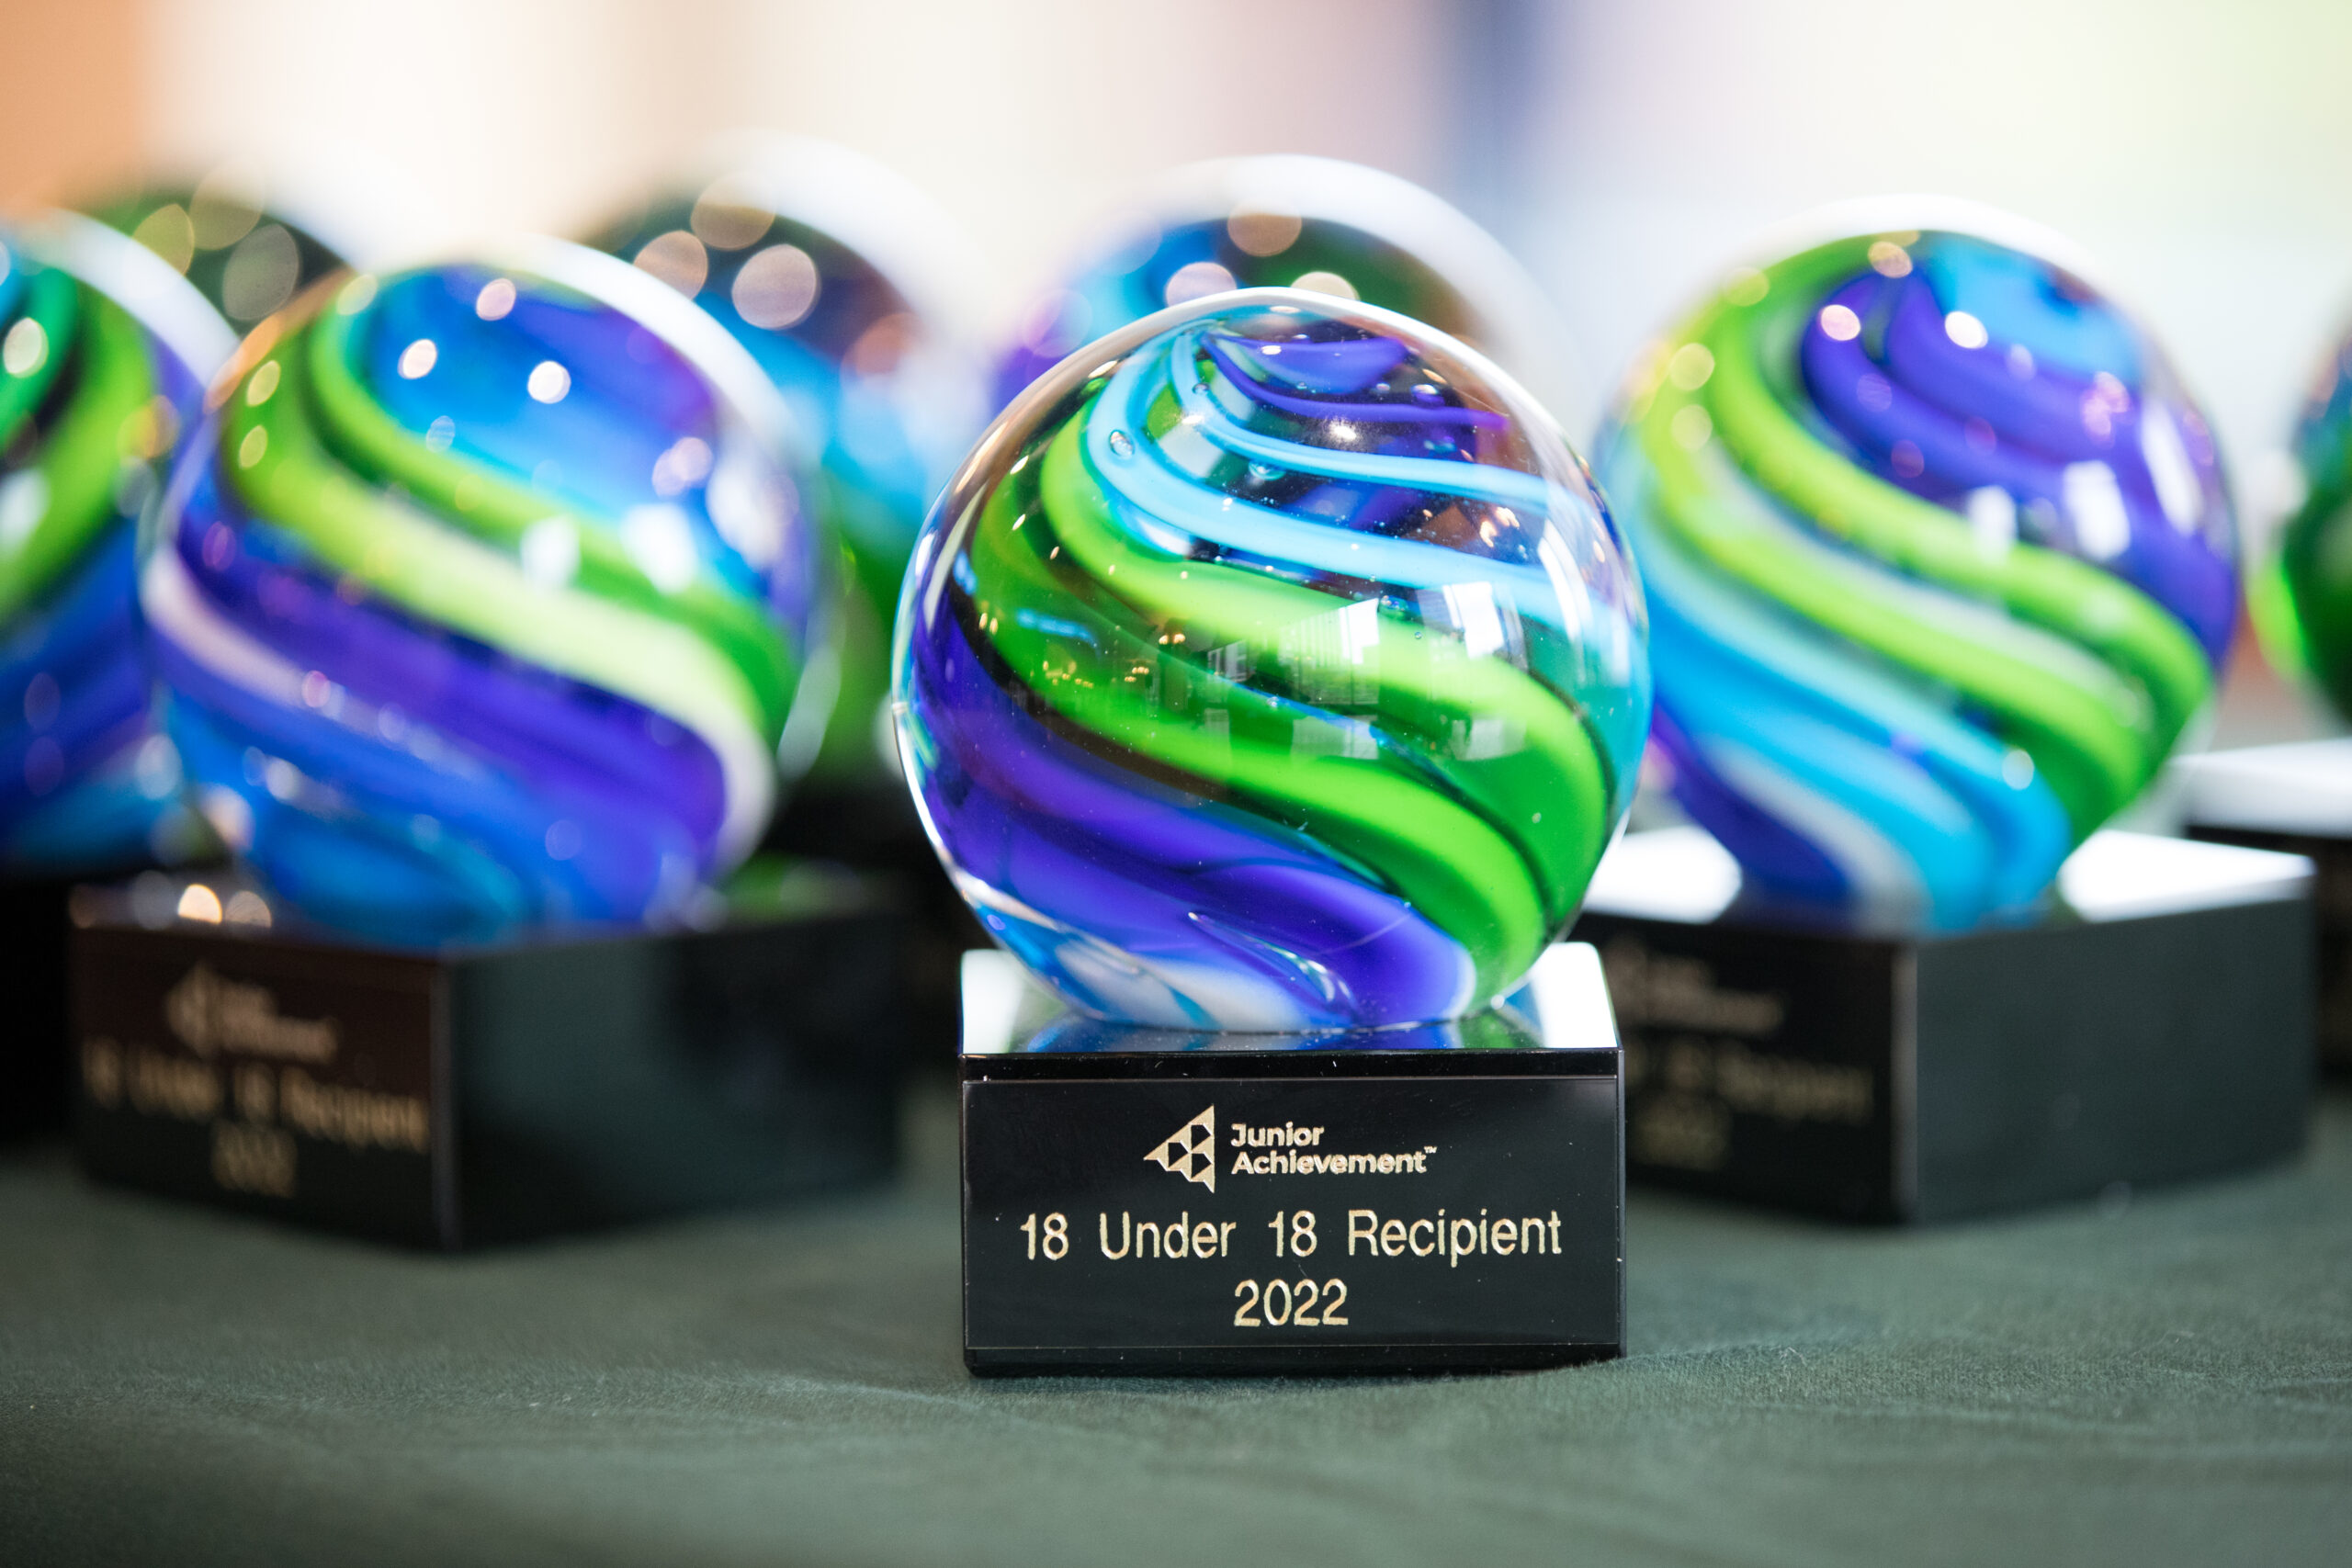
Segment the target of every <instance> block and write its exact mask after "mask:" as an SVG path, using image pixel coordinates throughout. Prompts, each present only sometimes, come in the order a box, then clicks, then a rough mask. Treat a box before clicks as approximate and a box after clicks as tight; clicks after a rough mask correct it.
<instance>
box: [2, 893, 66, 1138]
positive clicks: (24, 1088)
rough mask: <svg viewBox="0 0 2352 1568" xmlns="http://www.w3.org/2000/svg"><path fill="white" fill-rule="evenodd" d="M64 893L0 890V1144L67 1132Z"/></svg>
mask: <svg viewBox="0 0 2352 1568" xmlns="http://www.w3.org/2000/svg"><path fill="white" fill-rule="evenodd" d="M66 891H67V889H66V885H65V884H64V883H62V882H12V883H0V998H5V1006H6V1023H5V1024H0V1138H11V1137H20V1136H23V1135H25V1134H35V1133H55V1132H57V1131H58V1130H59V1129H61V1128H62V1127H63V1126H64V1125H65V1122H66V1114H67V1107H68V1105H69V1103H70V1101H69V1099H68V1093H67V1084H68V1082H69V1081H70V1077H71V1075H70V1073H69V1072H68V1070H67V1065H68V1063H69V1062H70V1061H71V1059H72V1050H71V1047H70V1045H69V1043H68V1038H67V1032H66V1027H65V895H66Z"/></svg>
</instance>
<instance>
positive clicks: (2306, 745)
mask: <svg viewBox="0 0 2352 1568" xmlns="http://www.w3.org/2000/svg"><path fill="white" fill-rule="evenodd" d="M2170 773H2171V784H2172V785H2173V787H2174V788H2175V789H2176V790H2177V794H2178V796H2179V800H2180V807H2181V815H2182V817H2183V818H2184V819H2185V820H2186V822H2187V827H2186V828H2185V829H2183V831H2185V832H2187V833H2188V836H2189V837H2190V838H2192V839H2201V840H2204V841H2206V842H2208V843H2214V844H2235V845H2238V846H2241V847H2243V848H2245V849H2251V850H2271V851H2275V852H2279V853H2282V854H2290V855H2301V856H2302V857H2303V858H2304V859H2306V860H2308V861H2310V862H2311V863H2312V906H2313V908H2314V909H2315V910H2316V911H2317V914H2318V921H2319V1006H2318V1017H2317V1021H2316V1027H2317V1030H2318V1043H2319V1060H2320V1066H2322V1067H2323V1068H2324V1069H2326V1070H2327V1071H2329V1072H2331V1073H2346V1074H2352V739H2335V740H2299V741H2290V742H2288V743H2286V744H2283V745H2274V746H2246V747H2240V748H2237V749H2235V750H2226V751H2207V752H2202V753H2199V754H2197V755H2194V756H2188V757H2182V758H2179V759H2178V760H2177V761H2175V762H2174V763H2173V765H2172V768H2171V770H2170Z"/></svg>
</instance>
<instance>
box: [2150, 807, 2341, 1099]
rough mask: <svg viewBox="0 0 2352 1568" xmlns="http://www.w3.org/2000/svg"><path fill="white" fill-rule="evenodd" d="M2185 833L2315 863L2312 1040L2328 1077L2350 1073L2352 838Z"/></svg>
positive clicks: (2216, 830)
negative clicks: (2315, 963) (2315, 956)
mask: <svg viewBox="0 0 2352 1568" xmlns="http://www.w3.org/2000/svg"><path fill="white" fill-rule="evenodd" d="M2187 831H2188V836H2189V837H2190V838H2192V839H2199V840H2204V841H2205V842H2207V843H2211V844H2235V845H2237V846H2239V847H2240V848H2242V849H2249V850H2270V851H2274V852H2278V853H2279V854H2289V855H2301V856H2302V857H2303V858H2304V859H2305V860H2307V861H2309V862H2311V863H2312V914H2313V918H2314V920H2315V922H2316V924H2317V927H2318V933H2317V938H2316V941H2317V942H2318V949H2319V953H2318V970H2317V978H2316V980H2315V982H2314V983H2315V985H2316V986H2317V987H2318V999H2317V1001H2316V1003H2315V1004H2314V1007H2313V1013H2312V1031H2313V1039H2314V1040H2315V1042H2316V1043H2317V1047H2318V1051H2319V1065H2320V1066H2321V1067H2322V1068H2324V1070H2325V1071H2327V1072H2328V1073H2330V1074H2352V838H2337V837H2335V836H2332V835H2327V836H2323V835H2321V834H2317V833H2274V832H2269V831H2266V830H2264V829H2259V828H2227V827H2221V826H2218V825H2214V824H2210V823H2202V822H2191V823H2190V824H2189V825H2188V829H2187Z"/></svg>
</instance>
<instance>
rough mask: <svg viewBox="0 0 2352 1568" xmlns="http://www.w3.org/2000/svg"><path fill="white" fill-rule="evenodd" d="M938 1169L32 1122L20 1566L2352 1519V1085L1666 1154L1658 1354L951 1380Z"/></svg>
mask: <svg viewBox="0 0 2352 1568" xmlns="http://www.w3.org/2000/svg"><path fill="white" fill-rule="evenodd" d="M2120 1199H2121V1195H2120V1194H2119V1195H2116V1196H2115V1197H2111V1198H2110V1199H2109V1201H2106V1202H2104V1203H2099V1204H2083V1205H2078V1206H2075V1207H2070V1208H2066V1209H2063V1210H2056V1211H2051V1212H2046V1213H2041V1214H2039V1215H2034V1216H2030V1217H2026V1218H2019V1219H2011V1220H2005V1221H2000V1222H1995V1223H1983V1224H1968V1225H1959V1226H1952V1227H1948V1228H1944V1229H1938V1230H1926V1231H1915V1232H1898V1231H1884V1230H1855V1229H1845V1228H1838V1227H1834V1226H1828V1225H1822V1224H1808V1223H1803V1222H1798V1221H1792V1220H1785V1219H1781V1218H1776V1217H1771V1216H1768V1215H1763V1214H1758V1213H1747V1212H1743V1211H1739V1210H1736V1209H1730V1208H1724V1207H1717V1206H1713V1205H1707V1204H1702V1203H1699V1202H1694V1201H1683V1200H1679V1199H1675V1198H1670V1197H1665V1196H1660V1195H1657V1194H1650V1193H1640V1192H1637V1193H1636V1194H1635V1196H1634V1201H1633V1203H1632V1207H1631V1210H1630V1213H1629V1217H1628V1242H1627V1254H1628V1258H1627V1270H1628V1273H1627V1306H1628V1312H1629V1314H1630V1324H1631V1330H1632V1354H1631V1355H1630V1356H1629V1357H1628V1358H1627V1359H1624V1360H1623V1361H1617V1362H1612V1363H1609V1364H1605V1365H1600V1366H1592V1367H1585V1368H1578V1369H1574V1370H1568V1371H1554V1372H1544V1373H1540V1374H1527V1375H1516V1376H1479V1377H1463V1378H1437V1379H1408V1380H1393V1381H1383V1380H1363V1381H1349V1382H1319V1381H1297V1382H1283V1381H1273V1380H1264V1381H1253V1382H1188V1381H1172V1380H1137V1381H1133V1382H1107V1381H1065V1380H1035V1381H1018V1382H976V1381H974V1380H972V1379H970V1378H968V1377H967V1376H966V1374H965V1372H964V1369H963V1365H962V1362H961V1360H960V1359H959V1356H958V1340H957V1332H956V1327H957V1325H956V1205H955V1171H954V1128H953V1122H952V1114H951V1111H950V1109H949V1101H948V1099H947V1091H946V1089H945V1087H944V1085H934V1086H932V1087H931V1088H930V1089H926V1090H925V1091H924V1092H923V1093H922V1095H921V1096H920V1097H919V1099H918V1100H917V1102H916V1104H915V1106H914V1107H913V1109H912V1110H911V1111H910V1160H909V1168H908V1173H907V1175H906V1177H905V1178H904V1179H903V1180H901V1181H900V1182H899V1184H897V1185H896V1186H895V1187H893V1188H890V1189H888V1190H882V1191H876V1192H871V1193H867V1194H865V1195H862V1196H858V1197H855V1198H853V1199H850V1200H847V1201H834V1202H830V1203H825V1204H821V1205H809V1206H804V1207H799V1208H794V1209H782V1210H772V1211H762V1212H756V1213H732V1214H727V1215H721V1216H717V1217H706V1218H701V1219H696V1220H693V1221H689V1222H684V1223H679V1224H667V1225H661V1226H651V1227H646V1228H642V1229H639V1230H634V1231H629V1232H626V1233H621V1234H615V1235H605V1236H599V1237H595V1238H592V1239H584V1240H574V1241H566V1242H562V1243H560V1244H553V1245H544V1246H538V1247H527V1248H521V1249H515V1250H509V1251H503V1252H497V1253H491V1254H486V1255H483V1256H479V1257H470V1258H440V1257H431V1256H419V1255H415V1254H406V1253H401V1252H397V1251H390V1250H384V1249H381V1248H377V1247H368V1246H364V1245H359V1244H356V1243H348V1242H343V1241H338V1240H333V1239H325V1238H321V1237H318V1236H312V1235H304V1234H301V1233H298V1232H295V1231H290V1230H284V1229H279V1228H276V1227H274V1226H271V1225H268V1224H261V1223H258V1222H253V1221H246V1220H242V1219H238V1218H235V1217H232V1216H226V1215H220V1214H215V1213H210V1212H208V1211H205V1210H201V1209H197V1208H190V1207H185V1206H179V1205H175V1204H172V1203H168V1202H164V1201H155V1200H150V1199H146V1198H141V1197H138V1196H134V1195H130V1194H126V1193H119V1192H112V1191H107V1190H96V1189H93V1188H91V1187H90V1186H88V1185H86V1184H85V1183H84V1182H82V1181H81V1180H80V1179H78V1178H77V1177H76V1176H75V1175H74V1172H73V1170H72V1168H71V1166H70V1164H69V1163H68V1161H67V1160H66V1158H65V1156H64V1155H63V1152H62V1150H58V1149H55V1148H49V1149H40V1148H36V1149H31V1150H17V1151H15V1152H13V1153H10V1154H7V1155H6V1156H0V1560H6V1562H10V1563H25V1564H33V1563H45V1562H138V1563H152V1562H164V1561H170V1562H175V1563H212V1562H310V1561H330V1560H331V1561H334V1562H337V1563H342V1564H372V1563H410V1562H418V1563H422V1562H435V1563H449V1562H506V1563H540V1562H546V1563H563V1564H567V1565H580V1564H593V1563H604V1562H615V1563H621V1562H627V1563H652V1562H659V1563H662V1564H665V1565H683V1564H700V1563H706V1562H710V1563H732V1562H828V1563H830V1562H839V1563H883V1562H944V1561H951V1560H952V1561H955V1562H976V1563H996V1562H1002V1563H1017V1564H1023V1565H1024V1568H1038V1565H1045V1564H1054V1563H1064V1562H1069V1563H1087V1564H1093V1563H1102V1562H1170V1563H1182V1564H1186V1565H1187V1568H1199V1565H1202V1564H1207V1563H1216V1562H1226V1561H1233V1562H1244V1561H1246V1562H1350V1563H1388V1562H1397V1563H1416V1564H1430V1563H1436V1562H1484V1561H1502V1562H1519V1561H1530V1560H1541V1561H1573V1562H1577V1563H1578V1564H1580V1565H1581V1564H1593V1563H1611V1562H1628V1563H1649V1562H1658V1563H1668V1562H1671V1563H1786V1564H1790V1565H1792V1568H1822V1565H1824V1564H1834V1563H1845V1562H1853V1563H1870V1564H1873V1565H1876V1564H1880V1563H1883V1562H1887V1561H1890V1560H1894V1561H1902V1562H1989V1561H2002V1562H2021V1563H2024V1562H2033V1563H2039V1562H2115V1563H2119V1564H2120V1563H2129V1564H2132V1565H2133V1568H2144V1565H2147V1564H2152V1563H2166V1562H2184V1563H2186V1562H2197V1563H2210V1562H2255V1561H2260V1562H2266V1563H2279V1562H2323V1561H2324V1562H2345V1561H2346V1560H2347V1557H2352V1098H2348V1097H2346V1096H2345V1095H2344V1094H2342V1093H2341V1092H2338V1093H2337V1094H2336V1095H2335V1097H2334V1098H2332V1099H2331V1100H2328V1101H2326V1102H2325V1103H2324V1106H2323V1109H2322V1112H2321V1115H2320V1118H2319V1122H2318V1124H2317V1128H2316V1132H2315V1135H2314V1138H2313V1142H2312V1147H2311V1149H2310V1150H2309V1151H2308V1153H2307V1154H2305V1155H2304V1156H2302V1157H2301V1159H2300V1160H2298V1161H2297V1162H2296V1163H2295V1164H2293V1165H2292V1166H2290V1167H2288V1168H2282V1169H2278V1170H2276V1171H2272V1172H2268V1173H2265V1174H2262V1175H2257V1176H2253V1177H2248V1178H2243V1179H2235V1180H2231V1181H2227V1182H2221V1183H2215V1184H2210V1185H2206V1186H2202V1187H2198V1188H2193V1189H2184V1190H2173V1191H2165V1192H2149V1193H2143V1194H2140V1195H2137V1196H2135V1197H2131V1198H2130V1199H2129V1200H2128V1201H2119V1200H2120Z"/></svg>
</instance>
